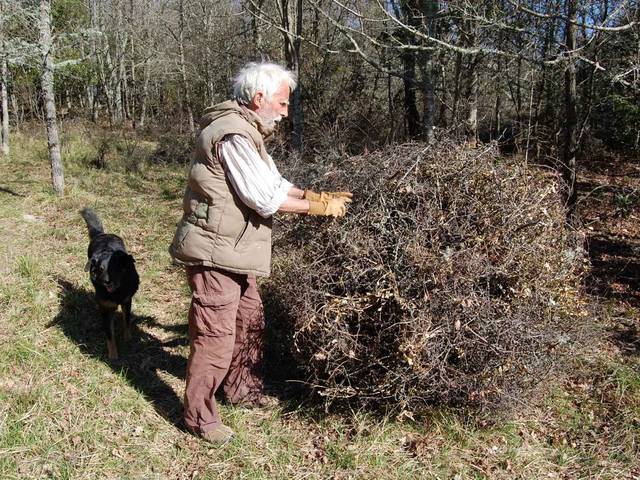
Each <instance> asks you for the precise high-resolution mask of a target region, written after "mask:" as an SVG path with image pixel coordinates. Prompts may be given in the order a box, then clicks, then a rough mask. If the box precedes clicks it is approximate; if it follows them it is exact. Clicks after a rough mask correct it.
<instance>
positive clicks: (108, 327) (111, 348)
mask: <svg viewBox="0 0 640 480" xmlns="http://www.w3.org/2000/svg"><path fill="white" fill-rule="evenodd" d="M113 312H114V310H113V309H110V308H105V307H104V306H101V308H100V315H101V316H102V328H103V329H104V334H105V336H106V337H107V355H108V356H109V360H117V359H118V347H117V346H116V328H115V327H116V326H115V316H114V315H113Z"/></svg>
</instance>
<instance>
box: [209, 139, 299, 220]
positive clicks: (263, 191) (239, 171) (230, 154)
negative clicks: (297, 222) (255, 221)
mask: <svg viewBox="0 0 640 480" xmlns="http://www.w3.org/2000/svg"><path fill="white" fill-rule="evenodd" d="M218 153H219V155H218V157H219V158H220V160H221V162H222V164H223V167H224V168H225V171H226V172H227V176H228V177H229V180H230V181H231V184H232V185H233V188H234V189H235V191H236V193H237V194H238V196H239V197H240V200H242V202H243V203H244V204H245V205H247V206H248V207H249V208H252V209H253V210H255V211H256V212H258V214H259V215H260V216H262V217H264V218H267V217H270V216H271V215H273V214H274V213H275V212H276V211H277V210H278V208H280V205H282V203H283V202H284V201H285V200H286V199H287V194H288V192H289V190H290V189H291V187H293V184H292V183H290V182H289V181H287V180H286V179H285V178H284V177H283V176H282V175H280V172H279V171H278V169H277V168H276V165H275V163H274V162H273V159H272V158H271V156H269V159H268V160H269V165H267V164H266V163H265V161H264V160H262V158H260V155H259V154H258V152H256V150H255V148H254V147H253V146H251V144H250V143H249V141H248V140H247V139H246V138H244V137H242V136H241V135H229V136H228V137H226V138H225V139H224V140H223V141H222V142H220V144H219V151H218Z"/></svg>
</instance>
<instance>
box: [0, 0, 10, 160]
mask: <svg viewBox="0 0 640 480" xmlns="http://www.w3.org/2000/svg"><path fill="white" fill-rule="evenodd" d="M4 15H5V11H4V5H3V4H1V3H0V103H1V105H0V106H1V107H2V130H1V131H0V139H1V140H2V144H1V146H0V152H1V153H2V154H3V155H8V154H9V102H8V98H7V97H8V94H7V85H8V83H9V72H8V68H7V52H6V51H5V43H4Z"/></svg>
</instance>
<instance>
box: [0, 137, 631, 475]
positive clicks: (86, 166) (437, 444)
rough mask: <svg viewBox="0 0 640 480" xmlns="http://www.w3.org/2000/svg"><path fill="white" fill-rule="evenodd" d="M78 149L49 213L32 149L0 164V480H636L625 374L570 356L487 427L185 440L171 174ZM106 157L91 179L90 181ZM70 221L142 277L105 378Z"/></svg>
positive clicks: (619, 365)
mask: <svg viewBox="0 0 640 480" xmlns="http://www.w3.org/2000/svg"><path fill="white" fill-rule="evenodd" d="M88 132H90V130H88V129H86V128H84V127H82V126H73V127H72V128H71V127H69V128H67V129H65V130H64V131H63V136H62V139H63V155H64V160H65V168H66V170H65V174H66V177H65V180H66V194H65V196H63V197H62V198H57V197H55V196H54V195H53V194H52V193H51V189H50V177H49V170H48V162H47V158H46V155H47V151H46V146H45V144H44V141H43V140H42V138H44V137H43V136H40V137H31V136H21V135H16V136H14V137H13V139H12V140H13V143H12V153H11V154H10V156H9V157H6V158H1V157H0V170H1V171H2V172H3V175H2V178H0V187H2V190H0V198H1V199H2V202H0V260H2V261H0V478H3V479H4V478H7V479H11V478H16V479H17V478H20V479H23V478H34V479H36V478H37V479H40V478H75V479H80V478H82V479H84V478H149V479H155V478H157V479H166V478H172V479H173V478H211V479H215V478H220V477H221V476H224V477H225V478H246V479H263V478H282V479H289V478H323V479H324V478H385V479H386V478H396V479H405V478H406V479H410V478H433V479H439V478H459V479H467V478H468V479H476V478H492V479H493V478H498V479H512V478H522V479H534V478H536V479H537V478H611V479H614V478H616V479H622V478H634V475H636V476H637V475H639V474H640V470H639V469H640V462H639V461H638V456H639V448H638V438H640V420H639V412H640V375H639V370H640V368H639V361H638V358H636V357H633V356H621V355H612V354H611V352H608V351H597V352H595V353H594V352H591V353H590V354H589V355H586V354H585V356H584V357H582V356H577V357H576V358H575V359H573V360H572V362H574V363H575V365H576V370H575V371H574V372H573V373H572V375H569V376H567V377H566V378H561V379H560V378H559V379H558V380H557V382H556V383H555V384H554V385H552V386H549V388H548V389H547V390H546V391H547V395H546V396H545V397H544V398H543V399H542V400H541V401H539V402H536V403H532V404H529V405H526V406H522V408H519V409H517V410H516V411H514V412H512V413H509V414H505V415H501V416H500V417H499V418H500V419H499V420H495V421H493V422H482V421H474V418H473V417H472V416H470V414H469V413H468V412H467V413H465V412H460V411H455V410H445V409H441V410H438V409H434V411H433V412H432V414H430V415H429V416H427V417H426V418H423V419H420V420H418V421H415V422H400V421H398V420H396V419H394V418H384V417H380V416H379V415H378V414H374V413H367V412H356V413H352V414H349V415H345V414H342V415H339V414H336V413H332V414H325V413H324V412H323V411H322V410H321V409H318V408H315V407H311V406H309V405H308V404H305V403H300V400H299V399H296V398H292V399H291V400H290V402H289V403H288V404H287V405H286V406H285V408H278V409H273V410H267V411H250V410H244V409H239V408H233V407H227V406H222V407H221V410H222V415H223V417H224V419H225V421H226V422H227V423H228V424H229V425H230V426H231V427H232V428H234V429H235V430H236V432H237V434H238V436H237V438H236V439H235V440H234V441H233V442H232V443H231V444H230V445H228V446H227V447H225V448H221V449H216V448H211V446H210V445H208V444H206V443H204V442H201V441H200V440H198V439H196V438H194V437H193V436H191V435H189V434H187V433H185V432H183V431H182V430H180V428H179V427H178V426H177V420H178V419H179V417H180V408H181V404H180V399H181V397H182V392H183V388H184V369H185V362H186V357H187V354H188V345H187V343H186V325H185V323H186V314H187V309H188V304H189V293H188V289H187V287H186V285H185V282H184V278H183V274H182V272H181V271H180V270H179V269H177V268H175V267H173V266H171V264H170V262H169V257H168V254H167V246H168V243H169V242H170V241H171V238H172V235H173V230H174V226H175V222H176V220H177V217H178V215H179V209H180V205H181V196H182V190H183V187H184V172H185V168H184V166H179V165H158V164H154V163H153V161H152V160H151V158H152V156H151V154H152V153H153V150H154V148H155V147H154V144H153V142H151V141H147V140H136V139H135V138H133V137H132V136H131V134H128V136H126V137H125V136H123V135H122V134H119V133H109V132H99V133H88ZM105 139H106V140H108V141H109V142H111V143H110V145H109V148H108V151H107V153H106V154H105V158H106V165H105V166H104V168H96V167H95V166H92V165H93V164H94V163H95V159H96V155H97V154H98V151H99V148H100V145H101V142H103V143H104V142H105V141H106V140H105ZM103 148H104V147H103ZM84 206H91V207H93V208H95V209H96V210H97V212H98V213H99V215H100V216H101V217H102V220H103V223H104V225H105V227H106V228H107V230H108V231H109V232H113V233H116V234H119V235H121V236H123V237H124V239H125V242H126V244H127V246H128V248H129V249H130V251H131V252H132V253H133V255H134V256H135V257H136V259H137V266H138V269H139V272H140V275H141V280H142V283H141V289H140V291H139V293H138V295H137V296H136V298H135V301H134V315H135V316H136V317H137V318H138V328H137V332H136V333H135V334H134V340H133V341H132V342H131V343H130V344H128V345H121V346H122V349H121V352H122V354H121V357H122V358H121V360H120V361H118V362H113V363H110V362H109V361H108V360H107V359H106V355H105V345H104V338H103V336H102V332H101V328H100V325H99V322H98V321H97V311H96V308H95V304H94V302H93V299H92V290H91V285H90V282H89V281H88V277H87V274H86V273H85V272H84V270H83V268H84V264H85V261H86V247H87V236H86V228H85V225H84V223H83V221H82V219H81V218H80V216H79V214H78V211H79V210H80V209H81V208H82V207H84ZM279 254H283V252H280V253H279ZM577 355H582V354H577ZM481 425H486V426H484V427H483V426H481Z"/></svg>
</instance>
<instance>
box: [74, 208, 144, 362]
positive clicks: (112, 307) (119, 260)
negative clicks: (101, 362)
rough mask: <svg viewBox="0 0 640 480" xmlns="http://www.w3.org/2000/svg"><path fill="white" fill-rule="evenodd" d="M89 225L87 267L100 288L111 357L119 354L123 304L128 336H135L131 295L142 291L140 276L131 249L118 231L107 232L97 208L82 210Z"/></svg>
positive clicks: (97, 294) (99, 292)
mask: <svg viewBox="0 0 640 480" xmlns="http://www.w3.org/2000/svg"><path fill="white" fill-rule="evenodd" d="M80 215H82V218H84V221H85V222H87V228H88V229H89V239H90V242H89V250H88V252H87V255H88V257H89V261H88V262H87V265H86V266H85V267H84V270H85V272H87V271H88V272H90V275H91V283H93V287H94V288H95V290H96V300H97V301H98V308H99V309H100V315H101V317H102V325H103V327H104V331H105V334H106V336H107V352H108V354H109V358H110V359H112V360H115V359H117V358H118V349H117V347H116V339H115V319H114V315H113V313H114V312H115V311H116V310H117V309H118V305H121V306H122V316H123V317H124V338H125V340H130V339H131V299H132V298H133V296H134V295H135V293H136V292H137V291H138V285H139V284H140V278H139V277H138V272H137V271H136V266H135V260H134V259H133V257H132V256H131V255H129V254H128V253H127V250H126V248H125V247H124V242H123V241H122V239H121V238H120V237H119V236H117V235H112V234H109V233H104V228H103V227H102V222H101V221H100V219H99V218H98V215H97V214H96V212H94V211H93V210H92V209H90V208H85V209H83V210H82V211H81V212H80Z"/></svg>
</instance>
